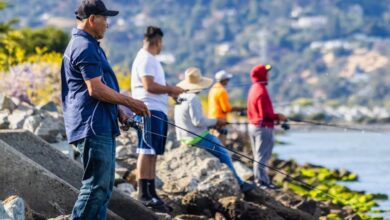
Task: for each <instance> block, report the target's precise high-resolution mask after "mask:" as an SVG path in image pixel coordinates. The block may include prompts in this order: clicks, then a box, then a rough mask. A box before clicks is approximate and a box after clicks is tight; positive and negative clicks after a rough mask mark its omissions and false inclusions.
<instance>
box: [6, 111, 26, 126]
mask: <svg viewBox="0 0 390 220" xmlns="http://www.w3.org/2000/svg"><path fill="white" fill-rule="evenodd" d="M30 115H32V114H30V112H26V111H21V110H15V111H14V112H12V114H11V115H9V116H8V121H9V128H10V129H22V128H23V125H24V121H25V120H26V118H27V117H28V116H30Z"/></svg>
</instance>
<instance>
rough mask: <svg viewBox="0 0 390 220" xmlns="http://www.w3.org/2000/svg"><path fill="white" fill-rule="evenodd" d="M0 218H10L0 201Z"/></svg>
mask: <svg viewBox="0 0 390 220" xmlns="http://www.w3.org/2000/svg"><path fill="white" fill-rule="evenodd" d="M0 202H1V201H0ZM0 219H11V217H10V216H9V215H8V213H7V211H6V210H5V208H4V205H3V204H2V203H0Z"/></svg>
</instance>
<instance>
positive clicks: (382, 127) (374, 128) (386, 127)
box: [287, 124, 390, 133]
mask: <svg viewBox="0 0 390 220" xmlns="http://www.w3.org/2000/svg"><path fill="white" fill-rule="evenodd" d="M340 126H346V127H350V128H354V129H355V128H356V129H361V130H363V131H364V130H367V131H365V132H366V133H376V132H378V133H382V132H383V133H386V132H390V124H370V125H362V124H348V125H341V124H340ZM294 131H306V132H310V131H329V132H335V131H348V132H355V133H359V131H355V130H349V129H343V128H336V127H327V126H318V125H294V124H292V125H291V129H290V130H288V131H287V132H294Z"/></svg>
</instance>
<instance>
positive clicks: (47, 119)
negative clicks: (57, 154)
mask: <svg viewBox="0 0 390 220" xmlns="http://www.w3.org/2000/svg"><path fill="white" fill-rule="evenodd" d="M64 127H65V126H64V123H63V122H62V121H58V120H56V119H55V118H54V117H52V116H50V115H48V114H46V115H44V117H43V119H42V120H41V121H40V123H39V125H38V126H37V128H36V129H35V131H34V134H35V135H37V136H39V137H41V138H42V139H44V140H46V141H47V142H49V143H54V142H57V140H58V136H59V135H62V134H61V132H62V130H64Z"/></svg>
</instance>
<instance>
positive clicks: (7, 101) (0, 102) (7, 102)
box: [0, 94, 16, 112]
mask: <svg viewBox="0 0 390 220" xmlns="http://www.w3.org/2000/svg"><path fill="white" fill-rule="evenodd" d="M14 109H16V104H15V103H14V102H13V101H12V100H11V98H9V97H7V96H5V95H3V94H0V111H3V110H6V111H8V112H12V111H13V110H14Z"/></svg>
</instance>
